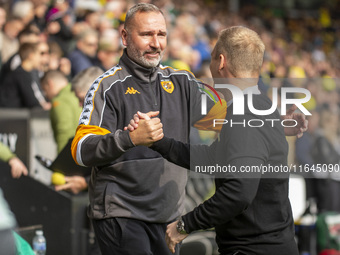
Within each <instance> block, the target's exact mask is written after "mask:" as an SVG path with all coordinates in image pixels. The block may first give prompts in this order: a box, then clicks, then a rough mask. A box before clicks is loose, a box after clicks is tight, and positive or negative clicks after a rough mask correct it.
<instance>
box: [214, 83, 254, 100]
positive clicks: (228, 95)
mask: <svg viewBox="0 0 340 255" xmlns="http://www.w3.org/2000/svg"><path fill="white" fill-rule="evenodd" d="M257 83H258V78H228V79H225V80H223V82H222V84H230V85H233V86H235V87H238V88H239V89H240V90H242V91H244V90H246V89H247V88H251V87H254V86H257ZM218 91H220V92H221V93H222V94H223V96H224V98H225V100H226V101H227V102H229V101H230V100H232V99H233V94H232V93H231V91H230V90H229V89H218Z"/></svg>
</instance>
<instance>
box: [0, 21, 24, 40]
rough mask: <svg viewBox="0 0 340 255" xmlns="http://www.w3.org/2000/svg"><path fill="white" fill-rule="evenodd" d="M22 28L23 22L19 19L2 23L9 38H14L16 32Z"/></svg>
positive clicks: (16, 34) (16, 35)
mask: <svg viewBox="0 0 340 255" xmlns="http://www.w3.org/2000/svg"><path fill="white" fill-rule="evenodd" d="M23 28H24V23H23V22H22V21H21V20H18V19H14V20H10V21H8V22H7V23H6V24H5V25H4V32H5V34H6V35H7V36H8V37H9V38H11V39H16V38H17V37H18V34H19V33H20V31H21V30H22V29H23Z"/></svg>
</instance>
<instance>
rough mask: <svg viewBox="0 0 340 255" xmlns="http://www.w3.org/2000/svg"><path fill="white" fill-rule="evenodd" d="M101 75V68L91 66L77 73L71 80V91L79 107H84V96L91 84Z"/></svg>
mask: <svg viewBox="0 0 340 255" xmlns="http://www.w3.org/2000/svg"><path fill="white" fill-rule="evenodd" d="M102 74H103V70H102V69H101V68H99V67H97V66H92V67H89V68H87V69H85V70H83V71H81V72H79V73H78V74H77V75H76V76H75V77H74V78H73V79H72V90H73V91H74V93H75V95H76V97H77V98H78V100H79V104H80V106H81V107H83V106H84V100H85V96H86V94H87V91H88V90H89V88H90V86H91V84H92V82H93V81H94V80H95V79H96V78H97V77H99V76H100V75H102Z"/></svg>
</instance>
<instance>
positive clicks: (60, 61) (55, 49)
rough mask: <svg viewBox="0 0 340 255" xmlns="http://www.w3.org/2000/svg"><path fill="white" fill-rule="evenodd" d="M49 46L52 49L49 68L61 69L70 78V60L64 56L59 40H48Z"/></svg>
mask: <svg viewBox="0 0 340 255" xmlns="http://www.w3.org/2000/svg"><path fill="white" fill-rule="evenodd" d="M48 46H49V49H50V61H49V66H48V68H49V70H59V71H61V72H62V73H63V74H64V75H65V76H66V77H67V78H68V79H69V80H70V77H71V62H70V60H69V59H68V58H66V57H64V56H63V54H64V53H63V51H62V49H61V48H60V46H59V44H58V43H57V42H54V41H50V42H48Z"/></svg>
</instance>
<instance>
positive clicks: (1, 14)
mask: <svg viewBox="0 0 340 255" xmlns="http://www.w3.org/2000/svg"><path fill="white" fill-rule="evenodd" d="M5 22H6V11H5V9H4V8H2V7H0V29H2V27H3V25H4V24H5Z"/></svg>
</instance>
